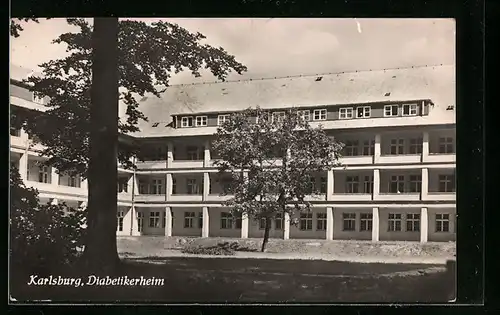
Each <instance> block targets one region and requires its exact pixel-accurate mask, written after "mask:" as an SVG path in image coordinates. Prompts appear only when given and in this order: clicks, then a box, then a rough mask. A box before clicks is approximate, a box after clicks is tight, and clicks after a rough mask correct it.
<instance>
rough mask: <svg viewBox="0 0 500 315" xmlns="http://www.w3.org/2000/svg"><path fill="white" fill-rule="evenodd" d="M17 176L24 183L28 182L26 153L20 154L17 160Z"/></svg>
mask: <svg viewBox="0 0 500 315" xmlns="http://www.w3.org/2000/svg"><path fill="white" fill-rule="evenodd" d="M19 175H20V176H21V179H22V180H23V182H24V183H26V181H27V180H28V152H25V153H23V154H21V158H20V159H19Z"/></svg>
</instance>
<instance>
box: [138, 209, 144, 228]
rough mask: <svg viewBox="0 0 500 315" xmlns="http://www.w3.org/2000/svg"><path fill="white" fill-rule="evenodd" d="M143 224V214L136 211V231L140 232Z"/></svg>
mask: <svg viewBox="0 0 500 315" xmlns="http://www.w3.org/2000/svg"><path fill="white" fill-rule="evenodd" d="M143 224H144V214H143V213H142V212H137V231H138V232H142V227H143Z"/></svg>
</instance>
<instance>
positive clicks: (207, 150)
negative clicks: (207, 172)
mask: <svg viewBox="0 0 500 315" xmlns="http://www.w3.org/2000/svg"><path fill="white" fill-rule="evenodd" d="M204 149H205V152H204V155H203V164H204V167H210V160H211V159H212V158H211V156H210V140H206V141H205V148H204Z"/></svg>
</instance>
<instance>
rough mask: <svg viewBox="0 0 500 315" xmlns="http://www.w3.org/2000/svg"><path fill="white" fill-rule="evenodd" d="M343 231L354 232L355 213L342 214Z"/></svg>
mask: <svg viewBox="0 0 500 315" xmlns="http://www.w3.org/2000/svg"><path fill="white" fill-rule="evenodd" d="M342 226H343V229H342V230H344V231H356V213H342Z"/></svg>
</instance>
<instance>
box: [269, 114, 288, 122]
mask: <svg viewBox="0 0 500 315" xmlns="http://www.w3.org/2000/svg"><path fill="white" fill-rule="evenodd" d="M284 119H285V112H274V113H272V114H271V122H282V121H283V120H284Z"/></svg>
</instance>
